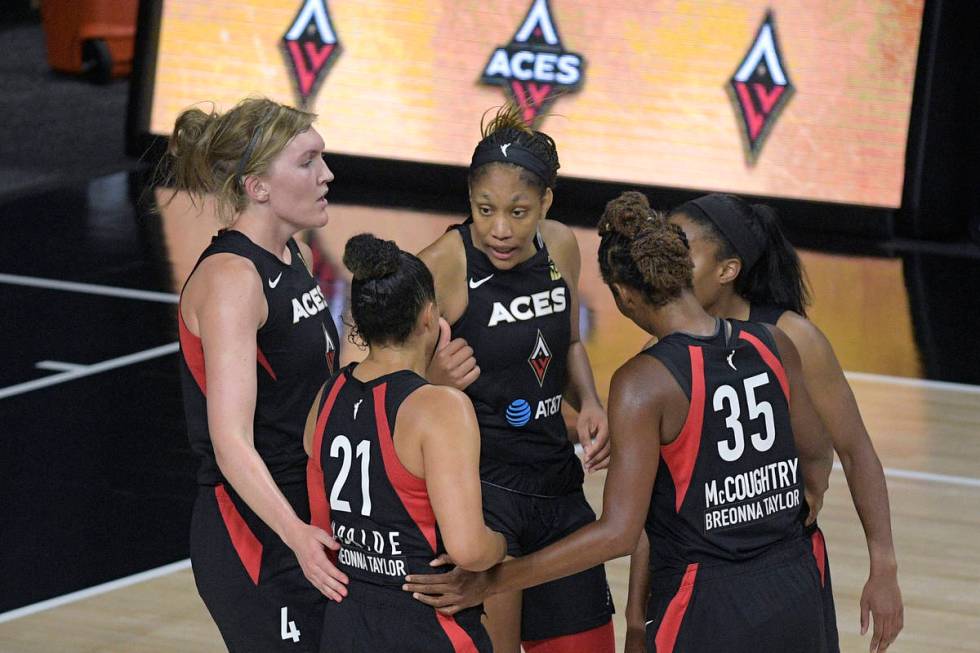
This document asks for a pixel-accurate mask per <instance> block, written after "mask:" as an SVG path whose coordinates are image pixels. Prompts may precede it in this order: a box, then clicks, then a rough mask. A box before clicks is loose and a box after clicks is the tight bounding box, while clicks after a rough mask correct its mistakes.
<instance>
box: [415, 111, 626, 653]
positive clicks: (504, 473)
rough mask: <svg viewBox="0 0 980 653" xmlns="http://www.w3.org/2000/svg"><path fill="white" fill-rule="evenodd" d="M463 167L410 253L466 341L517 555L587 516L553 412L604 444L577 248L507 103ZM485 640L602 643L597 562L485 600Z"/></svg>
mask: <svg viewBox="0 0 980 653" xmlns="http://www.w3.org/2000/svg"><path fill="white" fill-rule="evenodd" d="M481 131H482V134H483V138H482V140H481V141H480V143H479V144H478V145H477V147H476V149H475V151H474V152H473V158H472V162H471V164H470V172H469V197H470V207H471V218H470V219H469V220H467V221H466V222H465V223H464V224H461V225H458V226H456V227H455V228H453V229H450V230H449V231H448V232H447V233H446V234H444V235H443V236H442V237H441V238H439V240H437V241H436V242H435V243H433V244H432V245H430V246H429V247H428V248H426V249H425V250H423V251H422V253H421V254H419V257H420V258H421V259H422V260H423V261H424V262H425V264H426V265H427V266H428V267H429V269H430V270H431V271H432V275H433V277H434V279H435V288H436V297H437V300H438V304H439V308H440V310H441V311H442V315H443V316H444V317H445V318H446V320H447V321H448V322H449V323H450V324H451V325H452V336H453V338H454V339H456V340H464V341H465V342H466V343H468V346H469V347H471V348H472V350H473V352H474V356H475V359H476V365H477V366H478V368H479V372H478V374H479V376H478V377H477V378H476V379H475V380H474V381H472V383H471V384H470V385H469V386H468V387H467V388H466V393H467V394H468V395H469V396H470V398H471V399H472V400H473V404H474V406H475V408H476V415H477V419H478V421H479V423H480V437H481V451H480V477H481V479H482V481H483V506H484V516H485V518H486V520H487V524H489V525H490V527H491V528H493V529H494V530H497V531H499V532H501V533H503V534H504V536H505V537H506V538H507V552H508V554H509V555H511V556H520V555H526V554H528V553H530V552H532V551H536V550H538V549H540V548H542V547H543V546H545V545H547V544H548V543H550V542H553V541H554V540H556V539H558V538H560V537H562V536H563V535H565V534H567V533H570V532H572V531H574V530H575V529H577V528H579V527H581V526H583V525H584V524H587V523H590V522H592V521H593V520H594V519H595V513H594V512H593V511H592V509H591V508H590V507H589V505H588V503H587V502H586V500H585V495H584V494H583V492H582V482H583V473H582V463H581V462H580V461H579V459H578V458H577V456H576V455H575V452H574V449H573V447H572V444H571V443H570V442H569V440H568V432H567V430H566V427H565V423H564V419H563V417H562V414H561V405H562V403H563V402H565V401H567V402H569V403H570V404H571V406H572V407H573V408H575V409H577V410H578V411H579V417H578V423H577V427H578V435H579V438H580V439H581V441H582V444H583V446H584V448H585V452H586V455H585V465H586V468H587V469H595V468H597V466H599V465H602V464H603V462H604V460H605V459H606V458H607V457H608V453H609V446H608V429H607V422H606V415H605V411H604V409H603V408H602V405H601V404H600V402H599V398H598V395H597V394H596V390H595V382H594V380H593V377H592V369H591V366H590V364H589V359H588V356H587V354H586V351H585V347H584V345H583V344H582V342H580V340H579V328H578V314H579V312H578V292H577V286H578V276H579V267H580V263H581V261H580V258H579V248H578V243H577V241H576V239H575V236H574V234H573V233H572V231H571V230H570V229H569V228H568V227H566V226H564V225H562V224H561V223H558V222H555V221H553V220H547V219H546V218H547V215H548V209H549V208H550V207H551V203H552V199H553V194H552V193H553V190H552V189H553V187H554V185H555V180H556V178H557V174H558V165H559V164H558V153H557V150H556V148H555V143H554V141H553V140H552V139H551V138H550V137H549V136H548V135H546V134H544V133H541V132H538V131H533V130H531V129H529V128H528V127H527V126H526V124H525V123H524V121H523V120H522V118H521V117H520V112H519V111H518V110H517V109H516V108H514V107H506V108H503V109H501V110H500V111H498V112H497V114H496V115H495V116H494V118H493V119H492V120H491V121H490V122H489V123H488V124H486V125H481ZM485 607H486V611H487V617H488V623H487V628H488V630H489V631H490V635H491V637H492V639H493V643H494V650H495V651H497V652H498V653H517V652H518V651H519V650H520V647H521V644H522V642H523V646H524V650H525V651H527V652H528V653H541V652H543V651H554V652H562V651H594V652H596V653H604V652H606V651H609V652H611V651H612V650H613V648H614V645H615V638H614V636H613V630H612V618H611V615H612V601H611V598H610V595H609V590H608V586H607V584H606V576H605V571H604V569H603V568H602V566H595V567H593V568H591V569H587V570H581V573H579V574H577V575H575V576H572V577H570V578H564V579H561V580H558V581H554V582H551V583H548V584H545V585H542V586H540V587H534V588H532V589H529V590H527V591H525V592H523V593H521V592H511V593H509V594H505V595H500V596H494V597H493V598H491V599H490V600H488V601H487V604H486V606H485Z"/></svg>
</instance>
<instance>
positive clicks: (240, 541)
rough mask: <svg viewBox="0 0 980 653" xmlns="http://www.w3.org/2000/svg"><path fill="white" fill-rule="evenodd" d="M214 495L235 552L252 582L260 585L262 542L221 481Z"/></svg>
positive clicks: (215, 488) (215, 487)
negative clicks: (246, 521)
mask: <svg viewBox="0 0 980 653" xmlns="http://www.w3.org/2000/svg"><path fill="white" fill-rule="evenodd" d="M214 496H215V498H216V499H217V500H218V510H220V511H221V519H222V520H223V521H224V522H225V528H226V529H228V535H229V536H230V537H231V544H232V546H234V547H235V552H236V553H238V559H239V560H241V561H242V565H243V566H244V567H245V571H246V572H248V575H249V578H251V579H252V582H253V583H254V584H256V585H258V584H259V570H260V569H261V567H262V543H261V542H259V540H258V538H257V537H255V534H254V533H253V532H252V529H250V528H249V527H248V524H246V523H245V519H244V518H243V517H242V515H241V513H239V512H238V508H236V507H235V504H234V503H232V500H231V497H230V496H228V490H226V489H225V486H224V485H221V484H220V483H219V484H218V485H216V486H214Z"/></svg>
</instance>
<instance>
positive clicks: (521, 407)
mask: <svg viewBox="0 0 980 653" xmlns="http://www.w3.org/2000/svg"><path fill="white" fill-rule="evenodd" d="M504 417H506V418H507V423H508V424H510V425H511V426H524V425H525V424H527V423H528V422H530V421H531V406H530V405H529V404H528V403H527V402H526V401H524V400H523V399H515V400H514V401H512V402H510V405H509V406H507V412H506V413H505V414H504Z"/></svg>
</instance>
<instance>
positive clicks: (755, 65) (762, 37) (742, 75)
mask: <svg viewBox="0 0 980 653" xmlns="http://www.w3.org/2000/svg"><path fill="white" fill-rule="evenodd" d="M728 86H729V89H728V90H729V94H730V95H731V98H732V102H733V103H734V105H735V113H736V114H737V115H738V117H739V124H740V126H741V128H742V129H741V131H742V135H743V136H744V138H745V146H746V155H747V157H746V158H747V159H748V161H749V163H750V164H752V163H755V162H756V160H757V159H758V157H759V153H760V151H761V150H762V146H763V144H764V143H765V141H766V137H767V136H768V135H769V133H770V132H771V131H772V127H773V125H774V124H775V123H776V120H777V118H779V114H780V112H781V111H782V109H783V107H785V106H786V103H787V102H788V101H789V98H790V96H791V95H792V94H793V84H792V82H790V80H789V73H788V72H787V71H786V64H785V60H784V59H783V56H782V54H781V53H780V51H779V41H778V39H777V38H776V24H775V21H774V20H773V16H772V12H767V13H766V16H765V18H764V19H763V20H762V25H761V26H760V27H759V31H758V32H757V33H756V35H755V40H754V41H753V42H752V45H751V46H750V47H749V51H748V52H747V53H746V55H745V57H744V58H743V59H742V62H741V63H740V64H739V66H738V68H737V69H736V70H735V74H734V75H732V78H731V79H730V80H729V83H728Z"/></svg>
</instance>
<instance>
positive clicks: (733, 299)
mask: <svg viewBox="0 0 980 653" xmlns="http://www.w3.org/2000/svg"><path fill="white" fill-rule="evenodd" d="M751 310H752V306H751V305H750V304H749V302H747V301H746V300H745V298H744V297H742V296H741V295H739V294H737V293H734V292H732V293H728V294H727V295H725V296H724V297H720V298H719V299H718V301H717V302H715V303H714V305H712V306H711V308H710V309H709V310H708V312H709V313H710V314H711V315H713V316H715V317H721V318H730V319H733V320H748V319H749V312H750V311H751Z"/></svg>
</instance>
